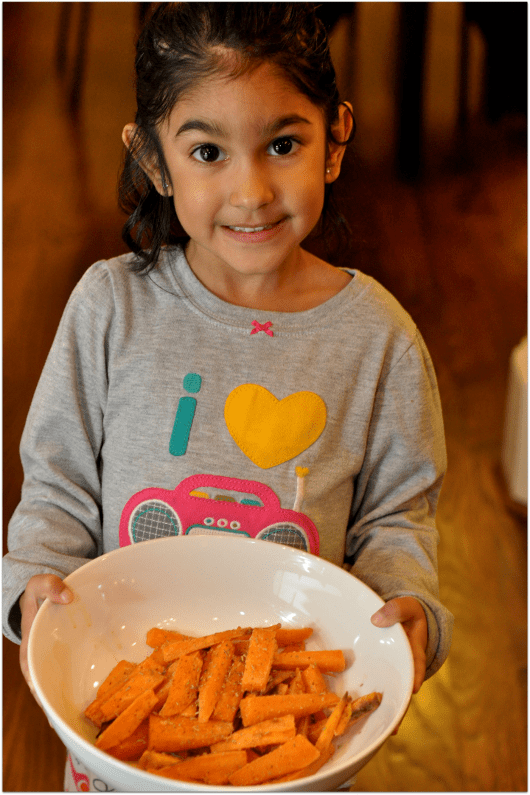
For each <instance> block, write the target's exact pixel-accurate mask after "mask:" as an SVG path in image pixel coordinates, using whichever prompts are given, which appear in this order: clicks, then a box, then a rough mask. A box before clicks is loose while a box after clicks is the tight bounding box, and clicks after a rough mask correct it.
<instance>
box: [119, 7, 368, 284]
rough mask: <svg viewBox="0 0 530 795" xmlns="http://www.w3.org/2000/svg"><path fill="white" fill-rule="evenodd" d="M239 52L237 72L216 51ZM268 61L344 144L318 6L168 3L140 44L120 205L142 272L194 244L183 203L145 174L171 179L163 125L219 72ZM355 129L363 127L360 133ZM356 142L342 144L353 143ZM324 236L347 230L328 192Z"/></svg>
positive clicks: (158, 10) (232, 73) (125, 232)
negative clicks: (180, 213) (164, 251)
mask: <svg viewBox="0 0 530 795" xmlns="http://www.w3.org/2000/svg"><path fill="white" fill-rule="evenodd" d="M219 45H221V46H222V47H224V48H228V49H230V50H232V51H234V52H235V53H236V54H237V55H238V58H237V66H236V67H235V68H234V66H233V59H231V61H230V66H229V65H228V59H226V58H223V54H222V53H220V52H219V50H217V51H216V50H214V49H213V48H214V47H216V46H217V47H218V46H219ZM263 61H270V62H272V63H274V64H275V65H276V66H277V67H279V68H280V69H281V71H282V72H283V73H284V74H285V76H286V77H287V79H288V80H289V81H290V82H291V83H292V84H293V85H294V86H295V87H296V88H297V89H298V90H299V91H301V92H302V93H303V94H305V96H307V97H308V98H309V99H310V100H311V102H312V103H313V104H314V105H316V106H317V107H319V108H320V109H321V110H322V112H323V115H324V118H325V120H326V127H327V136H328V143H329V141H330V140H333V141H335V139H334V137H333V134H332V129H331V128H332V125H333V124H334V123H335V122H336V121H337V120H338V115H339V105H340V104H341V102H340V99H339V93H338V90H337V85H336V82H335V70H334V67H333V64H332V62H331V56H330V52H329V45H328V39H327V33H326V29H325V27H324V24H323V23H322V22H321V21H320V19H319V18H318V15H317V13H316V10H315V5H314V4H312V3H246V2H245V3H195V2H187V3H161V4H160V5H159V6H158V7H157V8H156V9H155V11H154V12H153V14H152V16H151V18H150V19H149V20H148V22H147V23H146V25H145V27H144V29H143V30H142V32H141V34H140V37H139V39H138V43H137V46H136V59H135V68H136V100H137V113H136V118H135V122H136V125H137V129H136V133H135V136H134V138H133V140H132V142H131V145H130V147H129V148H128V149H127V151H126V153H125V160H124V164H123V168H122V173H121V175H120V181H119V202H120V207H121V208H122V210H124V212H125V213H126V214H127V215H128V219H127V221H126V223H125V225H124V228H123V233H122V237H123V240H124V241H125V242H126V243H127V245H128V246H129V248H130V249H131V250H132V251H133V252H135V253H136V255H137V258H136V262H135V263H134V264H133V266H132V267H133V269H134V270H136V271H148V270H150V269H151V268H153V267H154V266H155V265H156V262H157V260H158V257H159V254H160V249H161V247H162V246H171V245H176V244H185V243H186V242H187V241H188V240H189V237H188V236H187V235H186V233H185V232H184V230H183V229H182V227H181V225H180V223H179V220H178V218H177V215H176V213H175V208H174V205H173V200H172V198H171V197H169V196H161V195H160V194H159V193H158V191H157V190H156V188H155V187H154V185H153V183H152V182H151V180H150V179H149V177H148V176H147V175H146V174H145V172H144V171H143V169H142V167H141V163H142V162H144V163H145V162H148V163H151V164H154V165H155V166H156V167H157V168H158V169H160V173H161V176H162V179H163V181H165V183H167V184H170V177H169V173H168V170H167V166H166V163H165V160H164V155H163V152H162V146H161V144H160V140H159V136H158V132H157V127H158V125H159V124H160V123H161V122H163V121H165V120H167V118H168V117H169V115H170V113H171V111H172V109H173V107H174V105H175V104H176V102H177V101H178V100H179V99H181V98H182V97H183V96H184V95H185V94H186V93H187V92H189V91H191V90H192V89H193V88H194V87H195V85H196V84H197V82H198V81H200V80H202V79H204V78H206V77H209V76H212V75H215V74H219V73H224V74H226V75H227V76H228V77H237V76H239V75H241V74H243V73H244V72H245V71H248V70H250V69H253V68H255V67H256V66H257V65H259V64H260V63H262V62H263ZM353 129H354V130H355V123H354V128H353ZM352 137H353V133H352V136H351V137H350V139H349V140H348V141H341V142H338V141H335V143H342V144H346V143H349V141H350V140H351V138H352ZM318 226H319V228H320V230H319V231H320V233H321V234H323V233H324V232H325V233H326V234H327V235H328V237H330V239H331V238H335V239H336V242H337V243H339V242H340V243H344V239H345V236H346V233H347V223H346V221H345V219H344V218H343V216H342V215H341V214H340V212H339V211H338V209H337V207H336V205H335V202H334V200H333V196H332V191H331V185H327V186H326V191H325V200H324V208H323V212H322V216H321V219H320V223H319V225H318Z"/></svg>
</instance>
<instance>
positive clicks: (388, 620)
mask: <svg viewBox="0 0 530 795" xmlns="http://www.w3.org/2000/svg"><path fill="white" fill-rule="evenodd" d="M400 618H401V613H400V610H399V606H398V605H397V604H396V603H395V601H394V600H390V602H387V603H386V604H385V605H383V607H381V608H379V610H378V611H377V612H376V613H374V614H373V616H372V618H371V619H370V620H371V622H372V624H374V625H375V626H376V627H390V626H392V624H396V623H397V622H398V621H399V620H400Z"/></svg>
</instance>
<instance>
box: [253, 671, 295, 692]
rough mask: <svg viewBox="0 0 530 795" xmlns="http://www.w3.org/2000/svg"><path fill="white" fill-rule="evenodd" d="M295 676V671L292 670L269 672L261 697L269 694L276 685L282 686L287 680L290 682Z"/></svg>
mask: <svg viewBox="0 0 530 795" xmlns="http://www.w3.org/2000/svg"><path fill="white" fill-rule="evenodd" d="M295 675H296V671H293V670H287V671H271V675H270V676H269V681H268V682H267V687H266V688H265V689H264V690H263V691H262V692H261V695H263V696H264V695H265V694H266V693H269V692H270V691H271V690H273V689H274V688H275V687H276V686H277V685H279V684H282V682H286V681H287V680H289V681H291V680H292V679H293V677H294V676H295Z"/></svg>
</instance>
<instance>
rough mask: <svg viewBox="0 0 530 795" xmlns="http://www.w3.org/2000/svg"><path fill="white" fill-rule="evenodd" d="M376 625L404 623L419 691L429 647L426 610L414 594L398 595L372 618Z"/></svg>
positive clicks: (415, 683)
mask: <svg viewBox="0 0 530 795" xmlns="http://www.w3.org/2000/svg"><path fill="white" fill-rule="evenodd" d="M371 621H372V624H375V626H376V627H390V626H392V624H397V623H400V624H402V625H403V629H404V630H405V632H406V634H407V637H408V639H409V642H410V647H411V649H412V657H413V659H414V689H413V692H414V693H417V692H418V690H419V689H420V687H421V685H422V682H423V680H424V679H425V670H426V656H425V651H426V648H427V618H426V616H425V611H424V609H423V607H422V606H421V604H420V602H418V600H417V599H414V597H413V596H398V597H397V598H396V599H390V601H388V602H387V603H386V604H385V605H384V606H383V607H381V609H380V610H378V611H377V613H374V614H373V616H372V618H371Z"/></svg>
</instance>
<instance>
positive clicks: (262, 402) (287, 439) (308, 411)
mask: <svg viewBox="0 0 530 795" xmlns="http://www.w3.org/2000/svg"><path fill="white" fill-rule="evenodd" d="M225 422H226V425H227V428H228V430H229V432H230V435H231V436H232V438H233V440H234V442H235V443H236V444H237V446H238V447H239V448H240V450H242V451H243V453H245V455H246V456H247V457H248V458H250V460H251V461H252V462H253V463H254V464H256V466H259V467H261V469H269V468H270V467H274V466H277V465H278V464H283V463H284V462H285V461H290V460H291V459H292V458H295V456H297V455H299V454H300V453H303V452H304V450H307V448H308V447H310V446H311V445H312V444H313V442H316V440H317V439H318V437H319V436H320V434H321V433H322V431H323V430H324V427H325V425H326V404H325V403H324V401H323V400H322V398H321V397H319V396H318V395H316V394H315V393H314V392H295V393H294V394H292V395H288V396H287V397H284V398H283V400H278V398H276V397H275V396H274V395H273V394H272V393H271V392H269V391H268V390H267V389H265V388H264V387H262V386H259V385H258V384H242V385H241V386H238V387H236V388H235V389H233V390H232V392H230V394H229V395H228V398H227V399H226V403H225Z"/></svg>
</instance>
